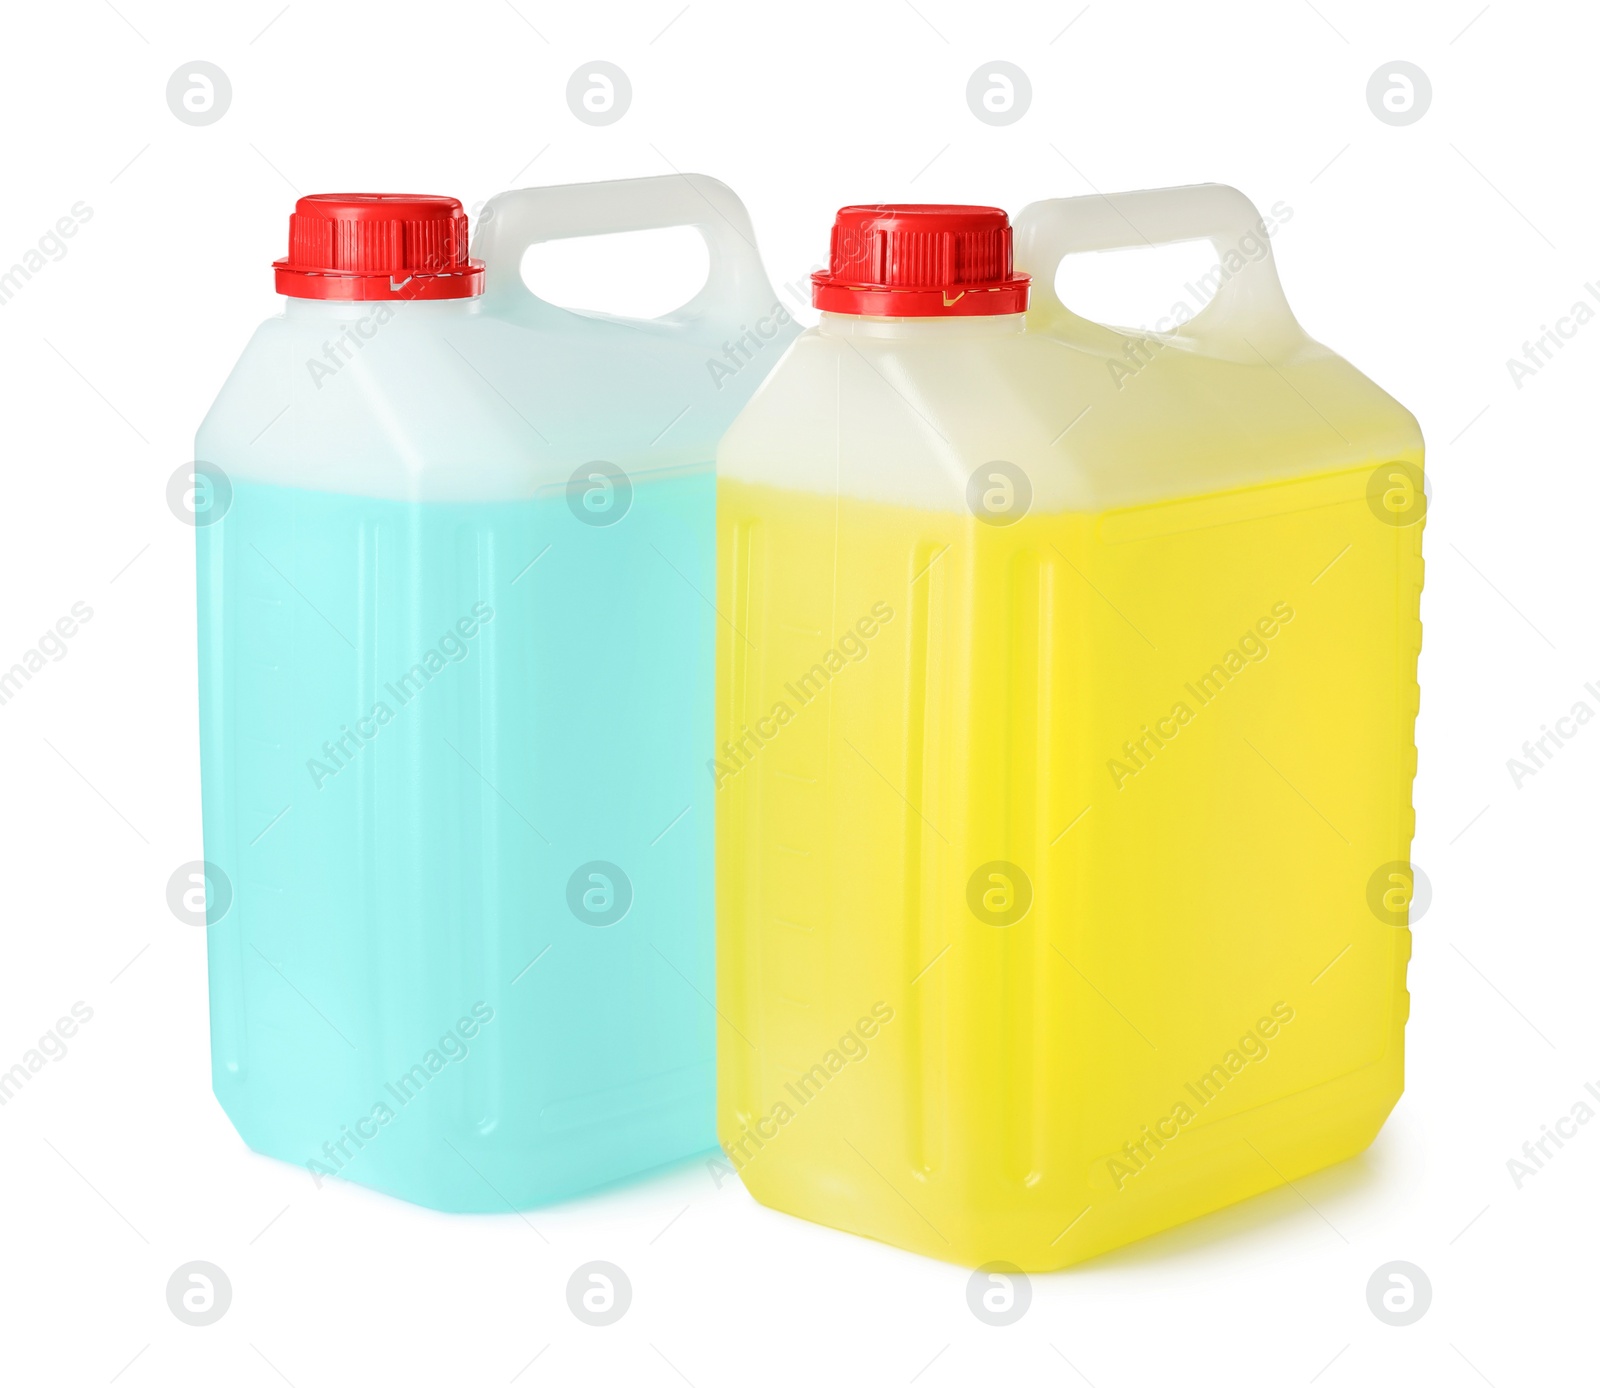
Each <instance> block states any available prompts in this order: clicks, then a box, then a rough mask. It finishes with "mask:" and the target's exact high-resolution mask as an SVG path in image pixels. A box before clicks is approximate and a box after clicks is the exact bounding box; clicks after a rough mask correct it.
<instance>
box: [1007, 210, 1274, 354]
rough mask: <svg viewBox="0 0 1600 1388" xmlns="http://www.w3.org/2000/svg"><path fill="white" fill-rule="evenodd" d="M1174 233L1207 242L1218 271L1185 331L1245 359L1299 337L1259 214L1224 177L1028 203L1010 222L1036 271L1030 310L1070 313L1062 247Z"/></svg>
mask: <svg viewBox="0 0 1600 1388" xmlns="http://www.w3.org/2000/svg"><path fill="white" fill-rule="evenodd" d="M1177 241H1209V242H1211V244H1212V246H1213V247H1214V248H1215V250H1216V252H1217V259H1218V261H1219V262H1220V263H1221V265H1222V267H1223V272H1224V273H1223V277H1222V281H1221V283H1220V284H1219V285H1218V286H1217V291H1216V295H1215V297H1214V298H1213V299H1212V300H1211V302H1210V303H1209V304H1207V305H1206V307H1205V308H1204V309H1203V310H1201V311H1200V312H1199V313H1198V314H1197V315H1196V316H1195V317H1194V318H1193V319H1191V320H1190V321H1189V322H1188V323H1186V324H1184V326H1183V330H1182V331H1183V333H1184V335H1185V336H1187V337H1191V338H1193V339H1195V340H1196V342H1197V343H1199V344H1201V345H1203V346H1207V347H1210V348H1212V349H1221V350H1229V349H1232V352H1237V354H1238V355H1239V356H1240V357H1241V358H1242V359H1243V360H1250V359H1251V358H1252V356H1253V355H1255V354H1260V355H1262V356H1267V357H1271V356H1274V355H1280V354H1282V353H1284V352H1285V351H1287V350H1289V349H1291V348H1292V347H1294V346H1295V345H1297V344H1298V343H1301V342H1303V341H1304V340H1305V334H1304V332H1303V331H1302V330H1301V328H1300V325H1299V324H1298V323H1297V322H1296V321H1295V317H1294V314H1293V313H1292V312H1290V310H1289V304H1288V301H1287V300H1286V299H1285V298H1284V297H1283V286H1282V285H1281V284H1280V283H1279V282H1278V271H1277V267H1276V266H1275V265H1274V264H1273V261H1272V244H1271V242H1270V241H1269V240H1268V239H1267V233H1266V229H1265V223H1264V221H1263V220H1262V217H1261V214H1260V213H1259V212H1257V211H1256V208H1255V204H1254V203H1252V202H1251V201H1250V199H1249V198H1247V197H1245V195H1244V194H1243V193H1241V192H1239V190H1238V189H1237V188H1229V187H1227V186H1226V185H1224V184H1221V183H1195V184H1191V185H1189V186H1188V187H1184V188H1152V189H1148V190H1146V191H1143V192H1135V193H1110V194H1094V195H1092V196H1090V197H1080V198H1051V199H1049V200H1048V201H1045V202H1036V203H1031V204H1029V205H1028V206H1027V207H1025V208H1023V210H1022V215H1021V216H1020V217H1019V218H1018V219H1017V223H1016V264H1017V268H1018V269H1019V270H1026V271H1027V272H1028V273H1029V274H1031V275H1032V276H1033V290H1032V305H1033V308H1032V311H1033V312H1039V313H1044V314H1051V313H1062V312H1065V313H1070V312H1071V309H1070V308H1069V307H1068V306H1067V305H1064V304H1063V303H1062V302H1061V300H1060V298H1059V297H1058V296H1057V295H1056V289H1055V277H1056V270H1057V269H1058V268H1059V267H1060V265H1061V261H1062V260H1063V258H1064V257H1066V256H1069V255H1075V254H1077V253H1079V252H1081V251H1108V250H1116V249H1118V248H1122V247H1137V246H1163V245H1170V244H1172V243H1173V242H1177ZM1230 354H1231V353H1230Z"/></svg>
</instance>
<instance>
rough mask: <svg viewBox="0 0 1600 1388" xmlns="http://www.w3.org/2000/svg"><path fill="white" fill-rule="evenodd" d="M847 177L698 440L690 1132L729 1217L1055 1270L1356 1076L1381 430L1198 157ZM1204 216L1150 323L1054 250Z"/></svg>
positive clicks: (1394, 491) (1384, 460) (1354, 382)
mask: <svg viewBox="0 0 1600 1388" xmlns="http://www.w3.org/2000/svg"><path fill="white" fill-rule="evenodd" d="M1011 235H1012V232H1011V228H1010V226H1009V225H1008V224H1007V222H1006V219H1005V216H1004V214H1003V213H1001V212H999V211H998V210H997V209H984V208H951V207H925V206H916V207H903V208H896V207H873V208H851V209H845V210H844V211H842V212H841V213H840V217H839V222H838V224H837V225H836V226H835V230H834V241H833V263H832V267H831V269H830V271H828V272H823V273H819V275H818V276H816V295H817V303H818V306H819V307H820V308H822V309H823V317H822V322H821V324H820V325H819V326H818V327H816V328H813V329H811V330H809V331H807V332H806V333H805V334H804V335H803V336H802V337H801V338H800V339H799V340H798V341H797V342H796V343H795V344H794V346H793V347H792V348H791V349H790V351H789V353H788V355H787V356H786V357H785V358H784V359H783V361H782V362H781V363H780V364H779V365H778V366H777V368H776V369H775V370H774V372H773V374H772V375H771V376H770V377H769V378H768V380H767V381H766V383H765V384H764V385H763V386H762V388H761V390H760V391H759V392H758V394H757V395H756V396H755V398H754V399H753V400H752V401H751V403H750V404H749V405H748V406H747V407H746V409H745V411H744V412H743V413H742V414H741V415H740V417H739V418H738V420H737V421H736V422H735V424H734V426H733V427H732V429H731V430H730V432H729V433H728V434H727V436H726V437H725V439H724V441H723V444H722V447H721V450H720V452H719V457H718V470H719V482H718V507H719V516H718V597H717V608H718V611H719V613H720V616H721V619H722V620H721V621H720V623H719V626H718V652H717V727H716V738H717V747H716V750H715V753H714V756H713V759H712V763H711V771H712V775H713V776H714V778H715V780H716V786H717V790H716V816H717V910H718V959H717V966H718V967H717V979H718V982H717V1001H718V1011H719V1014H720V1017H721V1022H720V1023H719V1026H720V1031H719V1036H718V1052H719V1062H718V1069H719V1077H718V1090H719V1093H718V1132H719V1138H720V1141H721V1144H722V1146H723V1149H724V1151H725V1153H726V1154H727V1159H728V1161H729V1163H730V1164H731V1165H732V1166H733V1167H734V1168H735V1169H736V1170H737V1171H738V1173H739V1175H740V1176H741V1178H742V1179H743V1181H744V1183H745V1185H746V1187H747V1188H748V1189H749V1190H750V1192H751V1193H752V1194H753V1195H754V1196H755V1197H756V1198H757V1199H758V1200H760V1201H762V1202H763V1203H765V1204H767V1205H770V1206H772V1207H774V1208H776V1209H779V1210H784V1211H787V1212H789V1213H791V1214H795V1215H799V1216H802V1217H804V1218H807V1219H811V1220H816V1221H818V1222H820V1223H823V1224H827V1225H832V1226H834V1227H836V1228H839V1229H844V1230H849V1231H851V1232H853V1233H858V1234H863V1235H867V1236H869V1237H872V1238H876V1239H881V1240H883V1241H885V1242H887V1243H891V1244H895V1245H898V1246H900V1247H904V1248H908V1249H913V1250H916V1251H918V1252H922V1253H926V1254H930V1255H932V1256H934V1257H939V1258H945V1259H949V1260H951V1261H954V1262H958V1263H962V1264H966V1265H968V1266H983V1265H987V1264H991V1263H1008V1264H1011V1265H1012V1266H1014V1267H1018V1268H1021V1269H1024V1270H1028V1271H1036V1270H1047V1269H1051V1268H1057V1267H1062V1266H1065V1265H1067V1264H1069V1263H1073V1262H1077V1261H1079V1260H1081V1259H1084V1258H1088V1257H1091V1256H1093V1255H1094V1254H1096V1253H1100V1252H1103V1251H1105V1250H1107V1249H1110V1248H1114V1247H1117V1246H1118V1245H1121V1244H1125V1243H1127V1242H1129V1241H1131V1240H1134V1239H1138V1238H1141V1237H1143V1236H1144V1235H1147V1234H1151V1233H1155V1232H1157V1231H1159V1230H1162V1229H1165V1228H1168V1227H1170V1226H1172V1225H1175V1224H1178V1223H1181V1222H1182V1221H1185V1220H1188V1219H1192V1218H1194V1217H1196V1216H1198V1215H1201V1214H1204V1213H1206V1212H1208V1211H1211V1210H1215V1209H1218V1208H1219V1207H1221V1206H1224V1205H1228V1204H1230V1203H1232V1202H1234V1201H1238V1200H1241V1199H1244V1198H1245V1197H1247V1196H1250V1195H1254V1194H1257V1193H1259V1192H1261V1191H1265V1190H1268V1189H1271V1188H1273V1187H1276V1186H1279V1185H1282V1184H1283V1183H1285V1182H1288V1181H1293V1180H1295V1179H1297V1178H1298V1177H1300V1176H1302V1175H1305V1174H1306V1173H1308V1172H1311V1171H1315V1170H1317V1169H1318V1168H1321V1167H1325V1166H1327V1165H1329V1164H1330V1163H1333V1162H1337V1161H1340V1160H1343V1159H1345V1158H1347V1157H1350V1156H1352V1155H1354V1154H1355V1153H1357V1152H1359V1151H1361V1150H1362V1149H1363V1148H1364V1147H1366V1146H1367V1144H1368V1143H1370V1142H1371V1141H1372V1139H1373V1137H1374V1135H1375V1134H1376V1133H1377V1131H1378V1128H1379V1127H1380V1125H1381V1124H1382V1123H1383V1121H1384V1118H1385V1117H1386V1116H1387V1114H1388V1113H1389V1110H1390V1109H1391V1108H1392V1107H1393V1106H1394V1103H1395V1101H1396V1100H1397V1098H1398V1097H1399V1095H1400V1091H1401V1088H1402V1083H1403V1042H1404V1031H1405V1022H1406V1015H1407V1006H1408V995H1407V993H1406V988H1405V971H1406V962H1407V959H1408V958H1409V955H1410V947H1411V936H1410V931H1409V928H1408V909H1409V903H1410V883H1411V877H1410V868H1409V857H1410V845H1411V837H1412V829H1413V812H1412V805H1411V782H1412V777H1413V773H1414V770H1415V765H1416V753H1415V745H1414V740H1413V723H1414V719H1415V715H1416V711H1417V699H1418V690H1417V683H1416V664H1417V655H1418V651H1419V648H1420V645H1421V626H1420V623H1419V620H1418V601H1419V596H1420V592H1421V586H1422V553H1421V532H1422V520H1423V515H1424V512H1425V509H1426V502H1425V495H1424V491H1423V484H1422V471H1421V469H1422V438H1421V434H1420V431H1419V430H1418V427H1417V424H1416V421H1415V420H1414V418H1413V417H1412V416H1411V414H1410V413H1409V412H1408V411H1406V410H1405V409H1404V408H1403V407H1402V406H1400V405H1399V404H1398V403H1396V402H1395V401H1394V400H1393V399H1391V398H1390V397H1389V396H1388V395H1386V394H1385V393H1384V392H1383V391H1382V390H1380V389H1379V388H1378V387H1377V386H1376V385H1374V384H1373V383H1372V382H1371V381H1369V380H1368V379H1367V378H1366V377H1364V376H1363V375H1361V373H1360V372H1358V371H1357V370H1356V369H1355V368H1354V367H1352V366H1351V365H1350V364H1349V363H1347V362H1345V361H1344V360H1342V359H1341V358H1340V357H1338V356H1336V355H1334V354H1333V353H1332V352H1330V351H1329V350H1328V349H1327V348H1325V347H1322V346H1321V345H1319V344H1317V343H1315V342H1313V341H1311V340H1310V339H1309V338H1308V337H1306V335H1305V334H1304V333H1303V331H1302V330H1301V329H1300V327H1299V326H1298V324H1297V323H1296V322H1295V320H1294V318H1293V316H1292V315H1291V313H1290V311H1289V308H1288V306H1287V304H1286V303H1285V301H1284V298H1283V294H1282V290H1281V288H1280V286H1279V282H1278V278H1277V274H1276V271H1275V269H1274V266H1273V262H1272V257H1271V252H1270V249H1269V243H1268V240H1267V230H1266V228H1265V226H1264V224H1263V222H1262V219H1261V218H1260V217H1259V215H1258V214H1257V212H1256V210H1255V209H1254V207H1252V206H1251V204H1250V203H1249V201H1248V200H1247V199H1245V198H1244V197H1243V196H1242V195H1240V194H1239V193H1237V192H1235V191H1233V190H1232V189H1228V188H1224V187H1220V186H1216V185H1204V186H1200V187H1194V188H1180V189H1166V190H1160V191H1154V192H1146V193H1135V194H1126V195H1120V196H1116V197H1112V198H1084V199H1063V200H1057V201H1051V202H1044V203H1038V204H1034V205H1033V206H1031V207H1029V208H1028V209H1027V210H1026V211H1025V212H1024V213H1023V214H1022V217H1021V218H1020V220H1019V222H1018V227H1017V255H1016V260H1017V264H1018V266H1019V267H1021V268H1022V269H1025V270H1028V271H1031V272H1032V273H1033V276H1034V281H1033V285H1032V296H1033V304H1032V307H1031V309H1029V310H1028V311H1027V312H1026V313H1024V312H1023V309H1024V307H1025V306H1026V303H1027V294H1028V288H1027V285H1026V280H1025V277H1023V276H1020V275H1018V274H1017V273H1016V272H1014V271H1013V269H1012V266H1011V250H1012V246H1011ZM1202 238H1203V239H1209V240H1210V241H1211V242H1212V243H1213V244H1214V246H1215V248H1216V251H1217V255H1218V260H1219V269H1218V270H1217V271H1216V272H1214V282H1215V283H1216V293H1215V296H1214V298H1213V299H1212V301H1211V302H1210V304H1209V305H1208V306H1207V307H1206V308H1205V309H1203V310H1202V311H1201V312H1200V313H1199V314H1198V315H1197V316H1195V317H1194V318H1193V319H1192V320H1190V321H1187V322H1182V323H1175V324H1171V325H1167V326H1170V329H1171V330H1170V331H1165V332H1151V333H1130V332H1127V331H1122V330H1117V329H1112V328H1108V327H1105V326H1102V325H1099V324H1095V323H1091V322H1089V321H1087V320H1085V319H1083V318H1080V317H1078V316H1076V315H1074V314H1073V313H1071V312H1070V311H1069V310H1068V309H1067V308H1065V307H1064V306H1063V305H1062V304H1061V303H1060V302H1059V300H1058V299H1057V297H1056V295H1055V294H1054V292H1053V290H1052V289H1051V287H1050V286H1051V281H1052V279H1053V276H1054V272H1055V269H1056V267H1057V265H1058V264H1059V262H1060V261H1061V259H1062V258H1063V256H1065V255H1067V254H1070V253H1074V252H1080V251H1089V250H1100V249H1109V248H1112V247H1115V246H1121V245H1128V244H1135V245H1137V244H1143V243H1146V242H1148V243H1150V244H1160V243H1165V242H1174V241H1181V240H1189V239H1202Z"/></svg>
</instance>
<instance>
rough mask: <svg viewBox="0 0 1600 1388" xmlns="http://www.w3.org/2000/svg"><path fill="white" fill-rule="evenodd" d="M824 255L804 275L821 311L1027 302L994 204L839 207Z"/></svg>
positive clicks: (950, 308) (979, 310)
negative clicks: (822, 265) (824, 261)
mask: <svg viewBox="0 0 1600 1388" xmlns="http://www.w3.org/2000/svg"><path fill="white" fill-rule="evenodd" d="M829 259H830V262H831V263H830V265H829V267H828V268H827V269H826V270H818V271H817V272H816V273H815V274H813V275H812V276H811V302H812V303H813V304H814V305H815V306H816V307H817V308H820V309H822V310H824V311H825V312H828V313H860V314H868V315H871V316H873V317H876V318H944V317H963V316H967V315H972V314H986V313H1022V312H1023V311H1024V310H1026V309H1027V307H1028V276H1027V275H1019V274H1015V273H1013V272H1012V269H1011V223H1010V221H1009V219H1008V218H1007V217H1006V214H1005V212H1004V210H1003V209H1001V208H998V207H961V206H950V205H945V204H939V203H881V204H879V205H878V206H876V207H841V208H840V209H839V215H838V216H837V217H836V218H835V219H834V223H833V245H832V250H831V253H830V256H829Z"/></svg>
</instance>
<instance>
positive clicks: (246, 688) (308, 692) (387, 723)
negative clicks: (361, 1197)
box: [196, 473, 715, 1210]
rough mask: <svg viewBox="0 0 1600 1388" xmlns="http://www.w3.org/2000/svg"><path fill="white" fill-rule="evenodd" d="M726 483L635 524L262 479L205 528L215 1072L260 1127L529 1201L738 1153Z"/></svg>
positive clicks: (685, 483)
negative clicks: (721, 918) (719, 826)
mask: <svg viewBox="0 0 1600 1388" xmlns="http://www.w3.org/2000/svg"><path fill="white" fill-rule="evenodd" d="M714 506H715V501H714V479H713V478H712V477H711V475H710V474H709V473H704V474H699V475H695V476H688V477H681V476H680V477H676V478H667V479H658V480H649V479H646V480H639V481H635V483H634V484H633V488H632V498H631V504H630V505H629V506H628V508H627V510H626V512H625V514H623V515H622V516H621V518H620V519H618V520H616V521H615V522H614V523H612V524H606V525H595V524H586V523H584V521H583V520H580V519H579V517H578V516H577V515H575V514H574V511H573V509H572V508H571V506H569V503H568V498H567V496H566V495H565V493H561V494H557V495H555V496H552V497H541V498H538V499H535V500H529V501H516V502H492V503H438V502H429V503H411V502H397V501H387V500H379V499H373V498H367V497H353V496H345V495H339V494H335V493H324V492H313V491H305V490H300V489H295V488H286V487H276V486H272V485H268V484H263V483H250V482H241V483H236V484H235V486H234V492H233V499H232V504H231V506H230V507H229V509H228V510H227V512H226V514H225V515H224V517H223V519H221V520H220V521H218V522H216V523H215V524H212V525H210V526H206V527H202V528H200V529H199V530H197V532H196V534H197V537H198V559H199V606H200V677H201V705H200V714H201V749H202V759H201V770H202V789H203V804H204V828H205V851H206V858H207V860H208V862H209V863H211V864H214V865H216V866H217V867H220V868H221V869H222V871H223V872H224V873H225V874H226V876H227V879H228V881H229V884H230V885H231V901H226V902H225V901H224V898H225V897H226V896H227V892H226V891H222V890H219V889H218V887H217V884H216V883H213V884H212V891H211V895H210V901H211V913H212V916H213V920H212V923H211V924H210V927H209V946H210V953H209V958H210V982H211V1031H212V1069H213V1083H214V1087H215V1089H216V1093H217V1096H218V1098H219V1099H220V1100H221V1102H222V1105H223V1107H224V1109H225V1110H226V1111H227V1113H228V1115H229V1117H230V1118H231V1119H232V1120H233V1122H234V1125H235V1126H236V1127H237V1128H238V1130H239V1132H240V1133H241V1134H242V1135H243V1137H244V1139H245V1141H246V1142H248V1143H249V1144H250V1146H251V1147H253V1148H255V1149H256V1150H257V1151H260V1152H265V1153H268V1154H270V1155H272V1156H275V1157H280V1158H282V1159H284V1160H286V1161H291V1162H295V1163H298V1164H300V1165H302V1166H308V1164H311V1163H315V1165H314V1166H310V1167H309V1169H310V1170H311V1171H312V1173H313V1175H315V1176H316V1178H317V1179H318V1180H319V1182H325V1181H326V1180H328V1179H329V1178H330V1175H331V1174H336V1175H337V1176H338V1177H339V1178H342V1179H346V1180H352V1181H357V1182H360V1183H361V1184H363V1185H368V1186H373V1187H375V1188H377V1189H379V1190H383V1191H388V1192H390V1193H392V1194H394V1195H398V1196H402V1197H404V1198H405V1199H408V1200H413V1201H416V1202H418V1203H421V1204H425V1205H430V1206H434V1207H436V1208H439V1209H446V1210H504V1209H506V1208H507V1207H508V1206H511V1207H519V1208H520V1207H525V1206H531V1205H536V1204H540V1203H543V1202H546V1201H549V1200H553V1199H558V1198H560V1197H562V1196H566V1195H570V1194H573V1193H576V1192H578V1191H582V1190H585V1189H590V1188H593V1187H595V1186H599V1185H603V1184H605V1183H607V1182H609V1181H614V1180H618V1179H620V1178H623V1177H626V1176H629V1175H632V1174H634V1173H638V1172H642V1171H645V1170H648V1169H649V1168H652V1167H656V1166H660V1165H662V1164H664V1163H667V1162H671V1161H674V1160H676V1159H679V1158H682V1157H684V1156H687V1155H690V1154H693V1153H696V1152H700V1151H704V1150H707V1149H709V1148H711V1147H713V1146H714V1144H715V1128H714V1122H713V1105H714V1083H715V1081H714V1060H715V1055H714V1021H715V1014H714V1013H713V1011H712V1008H711V1004H710V1001H709V1000H710V998H711V997H712V994H713V983H712V856H711V855H712V846H711V832H712V820H711V814H712V794H711V791H712V782H711V778H710V776H709V774H708V773H707V770H706V760H707V754H708V749H709V747H710V746H711V730H712V706H711V679H712V641H713V625H712V624H713V622H714V621H715V616H714V614H713V611H712V609H711V607H710V606H709V603H708V601H707V598H708V597H709V595H710V594H712V593H713V591H714V578H713V565H714V550H713V530H714ZM591 519H593V517H592V516H591ZM702 595H704V596H702ZM596 864H598V866H595V865H596ZM580 870H581V871H580ZM575 873H576V874H577V877H576V879H575V877H574V874H575ZM224 905H225V906H226V909H225V911H224V910H223V907H224ZM624 908H625V914H621V915H620V917H619V912H621V911H623V910H624ZM219 915H220V918H218V917H219Z"/></svg>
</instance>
